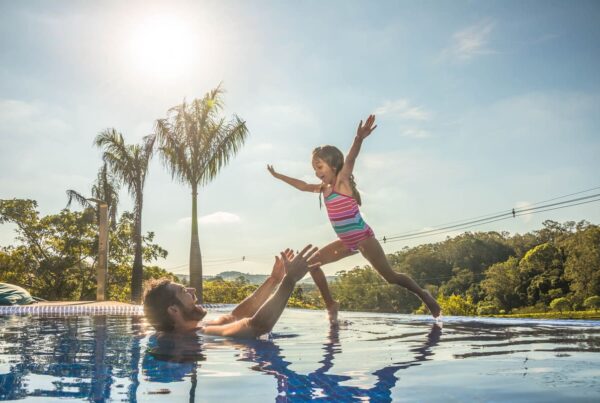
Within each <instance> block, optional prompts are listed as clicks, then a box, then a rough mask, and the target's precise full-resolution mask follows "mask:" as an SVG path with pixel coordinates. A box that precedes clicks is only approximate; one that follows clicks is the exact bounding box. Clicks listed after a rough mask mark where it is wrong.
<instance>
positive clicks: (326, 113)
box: [0, 0, 600, 275]
mask: <svg viewBox="0 0 600 403" xmlns="http://www.w3.org/2000/svg"><path fill="white" fill-rule="evenodd" d="M599 19H600V3H599V2H597V1H579V0H578V1H570V2H565V1H452V2H450V1H378V2H367V1H328V2H319V1H302V2H297V1H287V2H283V1H252V2H247V1H190V2H184V1H168V2H167V1H164V2H158V1H127V2H123V1H59V0H53V1H7V0H0V199H12V198H23V199H25V198H26V199H34V200H36V201H37V202H38V207H39V212H40V214H42V215H47V214H56V213H58V212H59V211H60V210H61V209H63V208H64V207H65V205H66V202H67V197H66V195H65V191H66V190H67V189H74V190H77V191H79V192H80V193H83V194H90V191H91V186H92V184H93V182H94V180H95V178H96V174H97V172H98V169H99V168H100V166H101V164H102V160H101V150H99V149H97V148H95V147H94V146H93V144H92V143H93V139H94V138H95V137H96V135H97V134H98V133H100V132H101V131H103V130H105V129H107V128H115V129H116V130H117V131H119V132H121V133H122V134H123V136H124V137H125V140H126V142H128V143H137V142H139V141H140V140H141V139H142V138H143V137H144V136H145V135H147V134H150V133H152V131H153V125H154V122H155V120H156V119H159V118H163V117H165V116H166V113H167V110H168V109H169V108H170V107H172V106H175V105H177V104H178V103H181V101H183V100H184V99H185V100H188V101H189V100H192V99H195V98H200V97H202V96H203V95H204V94H205V93H206V92H207V91H209V90H211V89H213V88H215V87H216V86H217V85H219V83H222V85H223V87H224V88H225V90H226V93H225V95H224V101H225V108H224V110H223V116H224V117H226V118H227V119H230V118H231V117H233V116H234V115H237V116H239V117H240V118H241V119H243V120H244V121H245V122H246V124H247V127H248V129H249V135H248V138H247V141H246V142H245V144H244V146H243V147H242V149H241V150H240V152H239V153H238V154H237V155H236V156H235V157H234V158H232V160H231V162H230V163H229V164H228V165H227V166H226V167H224V168H223V169H222V170H221V172H220V174H219V175H218V176H217V178H216V179H215V180H214V181H213V182H211V183H210V184H208V185H207V186H205V187H203V188H201V189H200V192H199V199H198V205H199V215H200V224H199V234H200V247H201V250H202V255H203V262H204V273H205V274H217V273H219V272H222V271H225V270H238V271H241V272H245V273H268V272H269V271H270V267H271V264H272V261H273V256H274V255H275V254H277V253H278V251H280V250H282V249H284V248H286V247H291V248H293V249H301V248H302V247H303V246H304V245H306V244H307V243H312V244H314V245H319V246H324V245H326V244H328V243H330V242H332V241H334V240H335V239H336V237H335V233H334V232H333V230H332V228H331V226H330V224H329V222H328V220H327V216H326V212H325V210H324V209H320V208H319V200H318V196H317V195H315V194H311V193H303V192H299V191H297V190H296V189H294V188H292V187H290V186H288V185H286V184H285V183H283V182H280V181H277V180H275V179H274V178H272V177H271V176H270V175H269V173H268V172H267V169H266V165H267V164H273V165H274V166H275V169H276V170H278V171H280V172H282V173H284V174H286V175H289V176H293V177H297V178H300V179H302V180H305V181H308V182H310V183H318V180H317V179H316V178H315V176H314V172H313V170H312V167H311V151H312V149H313V148H314V147H316V146H319V145H323V144H332V145H335V146H337V147H339V148H340V149H341V150H342V151H344V152H346V151H347V150H348V149H349V147H350V145H351V143H352V140H353V137H354V135H355V133H356V127H357V125H358V122H359V121H360V120H361V119H365V118H366V117H367V116H368V115H369V114H371V113H374V114H376V119H377V121H376V123H377V124H378V127H377V129H376V130H375V131H374V132H373V134H372V135H371V136H370V137H369V138H368V139H367V140H365V142H364V144H363V147H362V150H361V153H360V155H359V157H358V160H357V163H356V165H355V169H354V174H355V177H356V182H357V184H358V188H359V190H360V192H361V195H362V199H363V206H362V208H361V211H362V213H363V215H364V217H365V219H366V221H367V222H368V223H369V225H370V226H371V227H372V228H373V229H374V231H375V234H376V236H377V237H379V238H381V237H383V236H386V237H390V236H393V235H395V234H400V233H405V232H408V231H420V230H427V229H430V228H432V227H435V226H437V225H440V224H445V223H448V222H454V221H457V220H462V219H468V218H472V217H478V216H481V215H485V214H489V213H495V212H498V211H507V210H510V209H512V208H517V209H521V208H526V207H527V206H530V205H532V204H535V203H538V202H541V201H544V200H549V199H553V198H556V197H560V196H564V195H568V194H572V193H577V192H581V191H585V190H588V189H593V188H597V187H599V186H600V175H599V174H598V173H599V172H600V130H599V129H600V74H598V72H599V71H600V24H598V23H597V22H598V20H599ZM599 192H600V189H596V190H591V191H589V192H587V193H586V192H584V193H580V194H578V196H582V195H583V196H585V195H590V194H594V193H599ZM574 197H576V196H574ZM144 200H145V204H144V210H143V230H144V232H146V231H153V232H154V233H155V235H156V238H155V241H156V242H157V243H158V244H159V245H161V246H162V247H164V248H165V249H167V250H168V252H169V255H168V257H167V258H166V259H164V260H160V261H158V262H157V264H158V265H160V266H161V267H163V268H166V269H168V270H170V271H172V272H174V273H182V274H185V273H187V267H188V265H187V263H188V259H189V244H190V231H191V218H190V217H191V190H190V188H189V187H187V186H186V185H183V184H181V183H178V182H174V181H172V180H171V176H170V174H169V173H168V172H167V171H166V169H165V168H164V167H163V165H162V164H161V161H160V159H159V158H158V157H155V158H154V159H153V161H152V163H151V165H150V169H149V173H148V177H147V181H146V185H145V193H144ZM560 200H565V199H560ZM119 207H120V211H124V210H131V208H132V202H131V197H130V195H128V194H127V193H126V191H122V192H121V204H120V206H119ZM73 208H77V207H73ZM544 220H555V221H559V222H564V221H580V220H588V221H590V222H592V223H595V224H600V202H595V203H589V204H583V205H579V206H574V207H570V208H565V209H558V210H553V211H547V212H543V213H540V214H525V215H522V216H520V217H516V218H514V219H511V220H504V221H500V222H495V223H490V224H485V225H480V226H476V227H473V228H471V229H470V230H473V231H509V232H510V233H511V234H514V233H524V232H528V231H533V230H537V229H540V228H541V227H542V222H543V221H544ZM14 230H15V227H14V225H9V224H4V225H1V226H0V245H2V246H7V245H11V244H15V243H16V242H17V241H15V240H14V236H15V232H14ZM460 232H462V231H454V232H449V233H444V234H439V235H436V236H430V237H421V238H416V239H410V240H405V241H400V242H386V243H385V244H383V247H384V250H385V251H386V252H387V253H394V252H396V251H399V250H401V249H402V248H404V247H413V246H416V245H419V244H422V243H430V242H438V241H441V240H444V239H445V237H446V236H454V235H457V234H459V233H460ZM366 264H367V262H366V260H365V259H364V258H363V257H362V256H360V255H356V256H352V257H350V258H347V259H345V260H343V261H341V262H337V263H334V264H331V265H328V266H325V267H324V270H325V273H326V274H327V275H333V274H335V273H336V272H338V271H340V270H348V269H351V268H353V267H355V266H363V265H366Z"/></svg>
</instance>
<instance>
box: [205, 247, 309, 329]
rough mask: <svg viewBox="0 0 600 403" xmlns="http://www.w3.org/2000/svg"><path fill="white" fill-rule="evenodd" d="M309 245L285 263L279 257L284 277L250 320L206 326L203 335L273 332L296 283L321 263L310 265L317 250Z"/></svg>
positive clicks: (285, 259) (282, 258)
mask: <svg viewBox="0 0 600 403" xmlns="http://www.w3.org/2000/svg"><path fill="white" fill-rule="evenodd" d="M311 247H312V245H308V246H306V247H305V248H304V249H303V250H302V251H301V252H300V254H298V255H297V256H296V257H294V258H293V259H292V260H289V259H288V257H287V256H286V254H285V253H284V252H282V253H281V260H282V262H283V266H284V268H285V271H286V274H285V276H284V277H283V280H282V281H281V283H280V284H279V288H277V291H275V294H273V295H272V296H271V298H269V299H268V300H267V301H266V302H265V303H264V304H263V305H262V306H261V307H260V308H259V309H258V311H256V313H255V314H254V315H253V316H252V317H251V318H244V319H241V320H238V321H236V322H233V323H229V324H226V325H220V326H206V327H205V328H204V329H203V333H205V334H212V335H217V336H232V337H246V338H249V337H250V338H251V337H258V336H260V335H262V334H265V333H268V332H270V331H271V329H273V326H275V323H277V320H279V317H280V316H281V313H282V312H283V310H284V309H285V306H286V304H287V302H288V299H289V298H290V296H291V295H292V292H293V291H294V287H295V286H296V283H297V282H298V281H300V280H301V279H302V277H304V276H305V275H306V273H307V272H308V269H309V268H313V267H317V266H319V265H320V264H321V262H311V264H310V265H309V264H308V262H307V261H308V260H309V259H311V258H312V257H313V256H314V255H315V253H316V252H317V250H318V248H316V247H314V248H312V249H311Z"/></svg>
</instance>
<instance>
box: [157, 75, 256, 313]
mask: <svg viewBox="0 0 600 403" xmlns="http://www.w3.org/2000/svg"><path fill="white" fill-rule="evenodd" d="M222 94H223V89H222V88H221V86H220V85H219V86H218V87H217V88H215V89H214V90H212V91H210V92H208V93H207V94H205V95H204V97H203V98H202V99H195V100H193V101H192V102H191V103H189V104H188V103H186V102H183V103H182V104H181V105H177V106H175V107H173V108H171V109H170V110H169V112H168V116H167V118H165V119H158V120H157V121H156V137H157V140H158V143H159V144H160V146H159V152H160V155H161V157H162V161H163V162H164V164H165V165H166V166H167V168H168V170H169V171H170V172H171V176H172V177H173V178H175V179H177V180H179V181H180V182H182V183H184V184H187V185H189V186H190V187H191V188H192V234H191V241H190V285H191V286H192V287H194V288H195V289H196V291H197V295H198V299H199V300H200V301H202V299H203V293H202V255H201V251H200V240H199V237H198V200H197V199H198V187H199V186H202V185H206V184H207V183H209V182H210V181H212V180H213V179H214V178H215V177H216V176H217V174H218V173H219V171H220V169H221V168H222V167H223V166H224V165H226V164H227V163H228V162H229V160H230V159H231V157H232V156H233V155H235V154H236V153H237V152H238V150H239V149H240V147H241V145H242V144H243V143H244V141H245V139H246V136H247V133H248V130H247V128H246V123H245V122H244V121H242V120H241V119H240V118H239V117H237V116H235V115H234V117H233V119H232V120H231V121H230V122H226V121H225V119H224V118H222V117H220V112H221V110H222V108H223V100H222Z"/></svg>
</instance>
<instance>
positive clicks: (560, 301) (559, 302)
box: [550, 297, 571, 313]
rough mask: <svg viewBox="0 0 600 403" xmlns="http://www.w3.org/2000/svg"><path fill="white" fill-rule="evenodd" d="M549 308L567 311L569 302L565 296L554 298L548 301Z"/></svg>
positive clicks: (569, 307) (569, 305)
mask: <svg viewBox="0 0 600 403" xmlns="http://www.w3.org/2000/svg"><path fill="white" fill-rule="evenodd" d="M550 308H552V309H554V310H557V309H558V310H559V311H560V313H563V311H568V310H569V309H571V302H569V300H568V299H567V298H565V297H561V298H556V299H553V300H552V302H550Z"/></svg>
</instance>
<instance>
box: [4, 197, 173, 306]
mask: <svg viewBox="0 0 600 403" xmlns="http://www.w3.org/2000/svg"><path fill="white" fill-rule="evenodd" d="M36 208H37V203H36V202H35V201H34V200H18V199H13V200H0V224H3V223H12V224H14V225H16V232H17V240H18V241H19V245H16V246H7V247H0V281H3V282H8V283H12V284H17V285H20V286H22V287H24V288H26V289H28V290H29V291H30V292H31V293H32V295H34V296H37V297H41V298H44V299H48V300H71V301H75V300H93V299H95V297H96V280H95V274H96V263H97V262H96V257H97V255H98V238H97V233H98V229H97V220H96V217H95V214H96V212H95V210H94V209H93V208H86V209H85V210H84V211H83V212H72V211H69V210H66V209H65V210H62V211H61V212H60V213H58V214H52V215H48V216H45V217H40V216H39V213H38V212H37V210H36ZM134 232H135V221H134V214H132V213H129V212H125V213H123V214H122V215H121V219H120V220H119V221H118V222H117V223H116V225H115V229H114V230H113V231H111V232H110V236H109V250H110V256H109V262H108V263H109V269H108V298H109V299H111V300H116V301H129V300H130V299H129V298H130V294H131V283H130V279H131V266H132V256H134V249H135V246H134V244H133V243H132V238H133V236H132V235H133V234H134ZM153 239H154V233H152V232H148V233H147V234H146V235H145V236H142V255H143V258H144V260H146V261H154V260H157V259H158V258H164V257H166V256H167V251H166V250H164V249H163V248H161V247H160V246H158V245H156V244H154V243H153ZM143 276H144V278H150V277H154V278H158V277H162V276H171V277H172V278H174V279H175V276H173V275H171V274H170V273H168V272H167V271H165V270H163V269H161V268H159V267H156V266H150V267H145V268H144V271H143Z"/></svg>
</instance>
